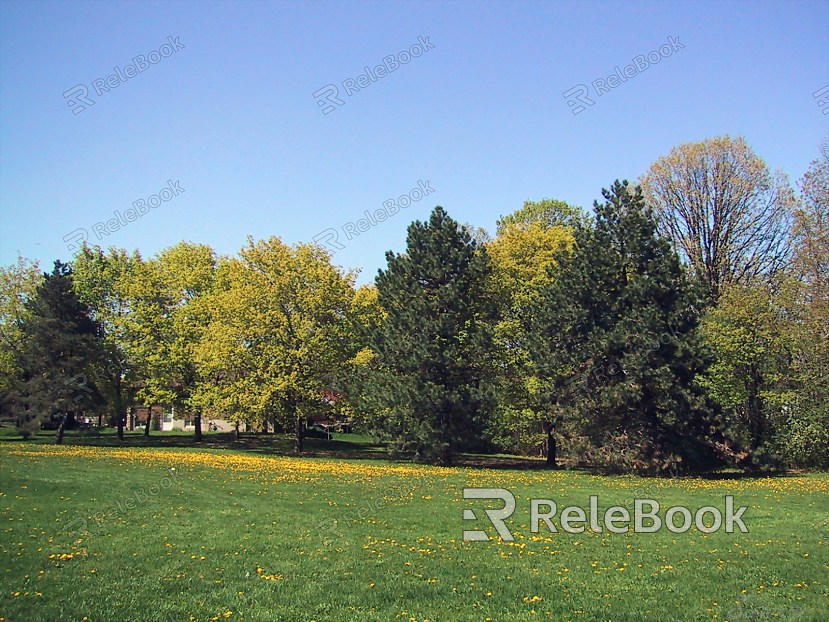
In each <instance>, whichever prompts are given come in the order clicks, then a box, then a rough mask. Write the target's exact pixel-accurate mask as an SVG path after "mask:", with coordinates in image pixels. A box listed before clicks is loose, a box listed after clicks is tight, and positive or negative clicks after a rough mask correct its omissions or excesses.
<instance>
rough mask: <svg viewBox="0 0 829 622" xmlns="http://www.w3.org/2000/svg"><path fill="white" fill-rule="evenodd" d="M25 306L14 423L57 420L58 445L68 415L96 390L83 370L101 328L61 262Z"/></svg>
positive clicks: (93, 354)
mask: <svg viewBox="0 0 829 622" xmlns="http://www.w3.org/2000/svg"><path fill="white" fill-rule="evenodd" d="M26 305H27V310H28V317H27V318H26V320H25V321H24V322H23V323H22V324H21V331H22V334H23V340H22V341H23V347H22V348H21V350H20V351H19V353H18V357H19V360H18V364H19V368H20V369H21V370H22V377H21V383H20V392H21V395H22V397H23V399H22V400H21V412H19V413H18V424H19V425H20V426H22V427H25V426H26V424H31V422H32V421H37V420H39V419H42V418H47V419H48V420H49V421H54V420H57V421H58V422H59V424H58V434H57V438H56V441H55V442H56V443H58V444H60V443H62V442H63V433H64V430H65V428H66V424H67V421H68V420H69V417H71V416H74V415H75V414H77V413H78V412H79V411H80V410H81V409H82V408H83V407H84V403H87V404H89V400H90V398H91V397H92V396H94V394H95V388H94V386H92V385H91V383H90V382H89V380H88V378H87V375H86V372H87V370H88V368H89V365H90V363H92V362H93V361H94V360H95V357H96V356H97V353H98V351H99V347H100V339H101V331H100V328H99V326H98V325H97V324H96V323H95V322H94V321H93V320H92V319H91V318H90V311H89V308H88V307H87V306H86V305H85V304H84V303H82V302H81V301H80V300H79V299H78V296H77V295H76V293H75V291H74V289H73V287H72V269H71V268H70V267H69V266H68V265H66V264H63V263H61V262H60V261H56V262H55V267H54V269H53V271H52V273H51V274H45V275H44V280H43V282H42V283H41V284H40V285H39V286H38V289H37V291H36V292H35V295H34V296H33V297H32V299H30V300H29V301H27V303H26Z"/></svg>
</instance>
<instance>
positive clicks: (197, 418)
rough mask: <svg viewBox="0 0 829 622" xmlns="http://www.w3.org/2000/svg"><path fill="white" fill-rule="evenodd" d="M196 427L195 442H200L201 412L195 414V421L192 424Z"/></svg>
mask: <svg viewBox="0 0 829 622" xmlns="http://www.w3.org/2000/svg"><path fill="white" fill-rule="evenodd" d="M193 423H194V424H195V426H196V442H197V443H201V442H202V433H201V411H199V412H197V413H196V416H195V421H194V422H193Z"/></svg>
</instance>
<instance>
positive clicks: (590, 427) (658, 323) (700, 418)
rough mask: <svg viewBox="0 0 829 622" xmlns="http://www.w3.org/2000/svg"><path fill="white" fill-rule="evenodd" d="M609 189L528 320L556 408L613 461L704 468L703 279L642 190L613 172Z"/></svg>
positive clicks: (649, 467)
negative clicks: (699, 291)
mask: <svg viewBox="0 0 829 622" xmlns="http://www.w3.org/2000/svg"><path fill="white" fill-rule="evenodd" d="M603 196H604V197H605V202H604V203H601V204H600V203H598V202H596V203H595V204H594V208H595V212H596V217H595V221H594V222H593V223H592V225H591V226H589V227H585V226H580V227H579V228H578V229H577V233H576V252H575V253H573V254H572V255H571V256H570V257H569V258H565V259H564V260H563V261H562V263H561V265H560V267H559V271H558V278H557V279H555V280H552V281H551V282H550V284H549V285H548V286H547V287H546V288H545V290H544V292H543V295H542V296H541V298H540V301H539V304H538V305H537V308H536V309H535V310H534V312H533V314H532V317H531V319H530V332H531V334H532V335H533V337H534V342H533V345H532V347H531V351H532V355H533V357H534V359H535V360H536V362H537V364H538V365H539V368H540V369H542V370H543V371H542V376H543V377H544V378H545V379H546V386H547V389H548V390H547V395H548V397H549V400H550V408H551V409H552V410H556V411H558V412H560V413H566V414H567V415H568V416H569V418H570V419H571V420H572V421H573V422H574V423H575V427H576V428H577V429H578V430H579V431H580V432H581V433H582V434H584V435H585V436H587V437H588V438H589V439H590V440H591V441H592V443H593V445H594V447H595V450H596V451H595V456H594V458H597V459H598V460H599V461H601V462H603V463H604V465H605V466H612V467H617V468H620V469H625V470H630V469H635V470H642V471H663V470H668V469H687V468H699V467H701V466H703V465H705V464H707V463H708V462H709V461H710V460H711V459H712V456H713V450H712V449H711V443H710V435H711V434H712V432H713V431H714V428H713V421H712V419H711V415H710V411H709V408H708V400H707V399H706V395H705V392H704V390H703V389H702V388H700V386H699V385H698V384H697V382H696V378H697V375H698V374H699V373H700V372H701V371H703V370H704V369H705V367H706V365H707V359H706V356H705V354H704V350H703V346H702V342H701V340H700V337H699V336H698V331H697V326H698V323H699V317H698V312H697V309H696V306H695V305H697V304H699V303H698V300H699V299H698V297H697V295H696V289H695V287H694V286H693V284H692V283H691V282H690V281H689V280H688V278H687V277H686V274H685V272H684V271H683V269H682V267H681V266H680V263H679V259H678V257H677V256H676V253H675V252H674V251H672V250H671V247H670V244H669V243H668V242H667V240H665V239H663V238H661V237H660V236H659V235H658V234H657V231H656V223H655V220H654V217H653V215H652V213H651V212H650V210H649V209H648V208H647V207H646V206H645V203H644V200H643V197H642V193H641V190H640V189H639V188H638V187H637V188H636V189H635V190H633V189H630V188H629V187H628V184H627V182H623V183H620V182H618V181H617V182H616V183H615V184H614V185H613V187H612V188H611V190H610V191H606V190H605V191H603Z"/></svg>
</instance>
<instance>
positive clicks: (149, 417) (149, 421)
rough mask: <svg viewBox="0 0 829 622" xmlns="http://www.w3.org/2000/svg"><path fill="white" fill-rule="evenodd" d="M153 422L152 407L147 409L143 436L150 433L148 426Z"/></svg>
mask: <svg viewBox="0 0 829 622" xmlns="http://www.w3.org/2000/svg"><path fill="white" fill-rule="evenodd" d="M152 423H153V407H152V406H150V407H149V408H148V409H147V423H145V424H144V436H149V435H150V426H151V425H152Z"/></svg>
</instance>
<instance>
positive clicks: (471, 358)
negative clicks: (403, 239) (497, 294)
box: [367, 207, 495, 463]
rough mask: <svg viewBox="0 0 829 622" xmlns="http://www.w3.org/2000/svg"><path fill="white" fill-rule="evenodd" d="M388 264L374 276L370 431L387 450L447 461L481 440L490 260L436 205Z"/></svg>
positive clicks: (491, 311) (487, 391)
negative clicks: (374, 406) (373, 417)
mask: <svg viewBox="0 0 829 622" xmlns="http://www.w3.org/2000/svg"><path fill="white" fill-rule="evenodd" d="M386 260H387V262H388V267H387V268H386V269H385V270H380V272H379V273H378V275H377V278H376V284H377V294H378V301H379V303H380V306H381V307H382V309H383V311H384V313H385V316H384V318H383V321H382V322H381V323H380V325H379V327H378V329H377V331H376V334H375V337H374V340H373V341H374V343H373V349H374V351H375V352H376V353H377V354H378V357H379V360H380V361H381V365H380V367H379V369H377V370H376V373H375V374H374V375H373V380H372V382H371V383H370V385H369V386H367V390H370V391H372V392H373V394H374V395H375V396H376V397H377V403H378V406H379V409H378V412H379V417H378V420H377V421H376V423H377V424H378V428H379V430H380V431H381V432H382V433H383V434H384V435H385V436H386V437H388V438H389V439H391V440H392V444H393V447H394V448H395V449H397V450H401V451H405V452H411V453H412V454H413V455H414V457H415V459H417V460H424V461H430V462H438V463H445V462H449V461H451V459H452V456H453V454H454V453H456V452H457V451H459V450H462V449H464V448H467V447H470V446H471V445H472V444H474V443H475V442H476V441H478V440H479V439H480V438H481V436H482V430H483V424H484V420H485V418H486V417H487V415H488V414H489V412H490V411H491V407H492V395H491V388H490V382H489V381H490V380H491V378H492V364H491V358H492V356H491V351H492V335H491V326H492V322H493V320H494V317H495V308H494V305H493V304H492V300H491V297H490V296H489V295H488V293H487V289H486V280H487V277H488V275H489V271H490V267H489V257H488V255H487V253H486V250H485V249H484V248H482V247H479V246H478V244H477V242H475V241H474V240H473V239H472V238H471V236H470V234H469V233H468V232H467V231H466V230H465V229H464V228H463V227H460V226H458V223H457V222H455V221H454V220H453V219H452V218H450V217H449V215H448V214H447V213H446V211H445V210H444V209H443V208H442V207H436V208H435V209H434V211H433V212H432V214H431V216H430V218H429V220H428V222H420V221H416V222H414V223H412V224H411V225H410V226H409V230H408V236H407V245H406V251H405V252H403V253H401V254H395V253H393V252H391V251H389V252H387V253H386Z"/></svg>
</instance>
